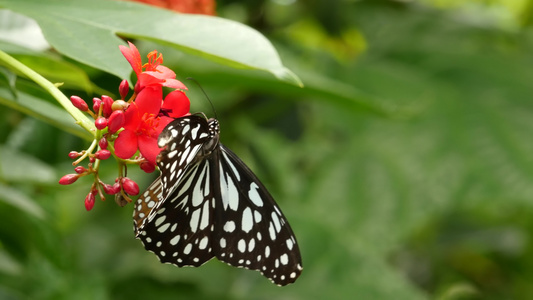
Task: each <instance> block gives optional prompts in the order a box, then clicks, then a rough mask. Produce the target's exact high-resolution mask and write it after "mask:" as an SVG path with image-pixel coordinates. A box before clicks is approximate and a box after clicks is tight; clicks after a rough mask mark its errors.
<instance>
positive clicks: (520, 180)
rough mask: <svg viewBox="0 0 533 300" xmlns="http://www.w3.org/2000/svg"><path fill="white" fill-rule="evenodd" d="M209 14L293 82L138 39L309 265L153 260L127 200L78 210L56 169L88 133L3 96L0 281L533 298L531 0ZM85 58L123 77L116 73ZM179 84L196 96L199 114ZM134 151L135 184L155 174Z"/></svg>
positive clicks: (12, 287) (36, 287)
mask: <svg viewBox="0 0 533 300" xmlns="http://www.w3.org/2000/svg"><path fill="white" fill-rule="evenodd" d="M217 12H218V14H219V15H220V16H221V17H225V18H229V19H233V20H237V21H239V22H243V23H245V24H248V25H249V26H251V27H253V28H255V29H257V30H259V31H260V32H261V33H263V34H264V35H265V36H266V37H267V38H268V39H269V40H270V41H271V42H272V43H273V44H274V45H275V47H276V49H277V50H278V51H279V53H280V56H281V58H282V60H283V62H284V64H285V65H286V66H287V67H289V68H290V69H291V70H293V71H294V72H295V73H296V74H297V75H298V76H299V77H300V78H301V79H302V80H303V82H304V84H305V87H304V88H298V87H295V86H292V85H290V84H287V83H283V82H280V81H277V80H276V79H274V78H273V77H272V76H270V75H265V74H263V73H259V72H252V71H244V70H236V69H231V68H229V67H223V66H220V65H217V64H215V63H212V62H208V61H206V60H202V59H200V58H197V57H193V56H190V55H186V54H183V53H180V52H179V51H176V50H175V49H171V48H166V47H163V46H161V45H156V44H150V43H147V42H141V41H139V42H138V43H137V45H138V46H139V48H140V50H141V53H144V54H146V53H147V52H148V51H151V50H153V49H158V50H159V51H160V52H163V53H164V56H165V65H168V66H169V67H171V68H173V69H174V70H176V72H177V73H178V76H179V78H180V79H185V78H186V77H194V78H195V79H196V80H197V81H198V82H200V84H201V85H202V87H203V89H204V90H205V91H206V92H207V94H208V95H209V97H210V99H211V100H212V101H213V103H214V106H215V107H216V110H217V114H218V119H219V120H220V122H221V130H222V141H223V142H224V143H225V144H226V145H227V146H229V147H230V148H231V149H233V150H234V152H236V153H237V154H238V155H239V156H240V157H241V158H243V160H244V161H246V162H247V163H248V164H249V165H250V167H251V168H252V169H253V170H254V171H255V172H256V174H257V175H258V177H259V178H261V179H262V181H263V182H264V183H265V185H266V186H267V187H268V188H269V189H270V191H271V193H272V194H273V195H274V197H275V198H276V199H277V202H278V203H279V205H280V206H281V208H282V209H283V211H284V213H285V215H286V216H287V218H288V219H289V221H290V223H291V225H292V228H293V230H294V232H295V233H296V235H297V238H298V241H299V243H300V247H301V251H302V257H303V265H304V271H303V274H302V276H301V277H300V278H299V279H298V281H297V282H296V283H295V284H293V285H290V286H287V287H283V288H280V287H277V286H275V285H273V284H271V283H270V282H269V281H268V280H266V279H265V278H263V277H262V276H261V275H260V274H259V273H257V272H252V271H247V270H242V269H236V268H231V267H229V266H226V265H225V264H223V263H220V262H218V261H211V262H209V263H208V264H206V265H204V266H202V267H201V268H198V269H192V268H184V269H179V268H176V267H174V266H170V265H163V264H160V263H159V261H158V259H157V258H156V256H155V255H153V254H152V253H148V252H146V251H145V250H144V248H143V247H142V244H141V243H140V242H139V241H137V240H135V239H134V237H133V232H132V219H131V214H132V206H131V205H128V206H126V207H124V208H120V207H118V206H117V205H115V204H114V201H113V200H112V199H111V198H109V199H108V200H107V201H106V202H103V203H102V202H97V203H96V206H95V208H94V209H93V211H91V212H90V213H87V212H86V211H85V208H84V206H83V199H84V197H85V195H86V194H87V192H88V190H89V184H90V179H89V178H83V179H81V180H79V181H78V182H77V183H76V184H74V185H72V186H67V187H65V186H60V185H58V184H57V181H58V180H59V178H60V177H61V176H62V175H63V174H66V173H72V166H71V165H70V164H71V160H70V159H69V158H68V157H67V154H68V152H69V151H71V150H81V149H85V148H86V147H87V146H88V142H87V141H85V140H82V139H80V138H78V137H76V136H74V135H72V134H70V133H67V132H65V131H64V130H59V129H57V128H56V127H54V126H52V125H50V124H48V123H47V122H43V121H38V120H36V119H34V118H32V117H30V116H28V115H27V114H25V113H24V112H21V111H18V110H13V109H11V108H8V107H6V106H0V299H532V298H533V283H532V282H533V241H532V240H531V239H532V237H533V209H532V208H533V159H532V157H533V31H532V25H533V24H532V23H533V19H532V12H533V1H531V0H521V1H519V0H516V1H504V0H502V1H497V0H494V1H490V0H486V1H482V0H478V1H475V0H471V1H460V0H455V1H454V0H418V1H416V0H411V1H389V0H366V1H365V0H360V1H356V0H351V1H350V0H345V1H341V0H333V1H331V0H330V1H327V0H306V1H304V0H267V1H262V0H260V1H238V0H234V1H232V0H224V1H222V0H221V1H217ZM56 58H58V59H60V60H62V61H67V62H68V63H71V64H73V65H76V64H77V63H76V62H73V61H71V60H68V59H66V58H62V57H60V56H56ZM78 67H79V68H81V69H83V70H84V71H86V72H87V74H88V75H89V78H90V79H91V81H92V82H93V83H94V84H95V85H96V86H98V87H99V88H100V89H104V90H108V91H111V92H114V93H116V92H115V91H116V87H117V86H118V84H119V82H120V79H119V78H116V77H113V76H111V75H108V74H105V73H102V72H98V71H96V70H93V69H89V68H87V67H85V66H82V65H79V64H78ZM2 74H3V76H2V81H0V85H2V84H6V83H7V82H9V80H10V79H11V77H10V76H9V74H8V72H5V70H3V72H2ZM17 84H18V85H20V86H25V88H26V90H31V84H30V83H28V82H25V81H24V80H23V79H19V80H18V81H17ZM188 86H189V88H190V92H189V96H190V98H191V102H192V109H191V111H204V112H205V113H206V114H208V115H212V111H211V108H210V106H209V103H208V102H207V100H206V99H205V97H204V96H203V94H202V93H201V91H200V90H199V88H197V87H195V85H194V84H192V83H190V82H189V83H188ZM64 92H65V94H66V95H70V94H78V95H80V96H82V97H85V98H86V99H91V98H92V97H93V96H96V95H97V94H95V95H87V94H84V92H83V91H81V90H77V89H75V88H72V87H71V89H66V90H64ZM34 94H35V95H39V97H44V96H43V92H42V91H39V90H38V89H35V91H34ZM105 165H106V169H104V170H103V177H104V179H106V181H108V182H110V181H111V180H113V178H114V177H115V176H116V167H115V166H114V164H113V163H108V164H105ZM134 169H135V168H130V169H129V171H130V174H129V175H130V177H133V178H134V179H136V180H137V182H139V184H140V186H141V189H142V188H144V187H146V186H147V185H148V184H149V183H150V181H151V180H153V177H152V178H150V177H149V176H145V175H144V174H143V173H141V172H140V171H138V170H134Z"/></svg>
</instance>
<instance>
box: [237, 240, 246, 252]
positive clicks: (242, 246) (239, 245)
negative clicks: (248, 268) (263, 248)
mask: <svg viewBox="0 0 533 300" xmlns="http://www.w3.org/2000/svg"><path fill="white" fill-rule="evenodd" d="M237 249H239V251H240V252H244V251H246V242H245V241H244V240H243V239H240V240H239V242H238V243H237Z"/></svg>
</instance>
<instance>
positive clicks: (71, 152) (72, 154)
mask: <svg viewBox="0 0 533 300" xmlns="http://www.w3.org/2000/svg"><path fill="white" fill-rule="evenodd" d="M80 155H81V153H79V152H76V151H70V153H69V154H68V157H70V158H72V159H76V158H77V157H79V156H80Z"/></svg>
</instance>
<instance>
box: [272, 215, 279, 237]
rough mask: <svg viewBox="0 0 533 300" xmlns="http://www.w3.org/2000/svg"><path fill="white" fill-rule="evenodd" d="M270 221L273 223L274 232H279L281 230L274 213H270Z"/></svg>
mask: <svg viewBox="0 0 533 300" xmlns="http://www.w3.org/2000/svg"><path fill="white" fill-rule="evenodd" d="M272 221H273V222H274V226H276V232H279V231H280V230H281V225H280V223H279V217H278V215H277V214H276V213H275V212H272Z"/></svg>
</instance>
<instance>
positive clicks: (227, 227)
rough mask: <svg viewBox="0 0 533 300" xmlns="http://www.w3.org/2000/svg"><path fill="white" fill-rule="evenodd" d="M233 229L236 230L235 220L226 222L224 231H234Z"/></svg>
mask: <svg viewBox="0 0 533 300" xmlns="http://www.w3.org/2000/svg"><path fill="white" fill-rule="evenodd" d="M233 230H235V222H233V221H227V222H226V224H224V231H226V232H233Z"/></svg>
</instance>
